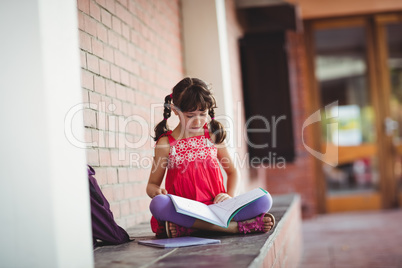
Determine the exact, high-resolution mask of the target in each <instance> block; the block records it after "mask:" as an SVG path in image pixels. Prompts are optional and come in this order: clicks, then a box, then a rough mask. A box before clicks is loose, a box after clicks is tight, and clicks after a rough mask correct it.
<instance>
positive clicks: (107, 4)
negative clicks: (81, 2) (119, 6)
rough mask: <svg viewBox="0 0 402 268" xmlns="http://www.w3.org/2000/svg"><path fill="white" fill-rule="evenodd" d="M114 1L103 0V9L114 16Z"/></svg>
mask: <svg viewBox="0 0 402 268" xmlns="http://www.w3.org/2000/svg"><path fill="white" fill-rule="evenodd" d="M115 6H116V4H115V1H111V0H105V5H104V7H105V9H106V10H108V11H109V12H110V13H112V14H114V13H115Z"/></svg>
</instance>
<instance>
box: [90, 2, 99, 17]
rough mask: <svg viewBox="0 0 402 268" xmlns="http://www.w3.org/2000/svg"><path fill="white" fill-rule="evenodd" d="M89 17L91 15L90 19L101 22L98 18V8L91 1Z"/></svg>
mask: <svg viewBox="0 0 402 268" xmlns="http://www.w3.org/2000/svg"><path fill="white" fill-rule="evenodd" d="M89 15H91V17H92V18H94V19H96V20H97V21H101V17H100V8H99V6H98V5H97V4H96V3H94V2H93V1H91V2H90V3H89Z"/></svg>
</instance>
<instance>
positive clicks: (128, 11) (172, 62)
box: [78, 0, 183, 227]
mask: <svg viewBox="0 0 402 268" xmlns="http://www.w3.org/2000/svg"><path fill="white" fill-rule="evenodd" d="M78 22H79V39H80V55H81V75H82V88H83V91H82V92H83V100H84V102H85V103H91V105H90V107H89V108H87V109H85V112H84V124H85V139H86V142H90V143H91V144H90V145H89V146H88V148H87V161H88V164H90V165H92V166H93V167H94V168H95V170H96V178H97V180H98V182H99V184H100V185H101V188H102V191H103V192H104V194H105V196H106V198H107V199H108V200H109V201H110V203H111V209H112V211H113V213H114V216H115V218H116V220H117V222H118V223H119V224H120V225H122V226H123V227H127V226H132V225H134V224H136V223H139V222H142V221H146V220H149V215H150V214H149V209H148V205H149V202H150V198H149V197H148V196H147V195H146V193H145V187H146V183H147V180H148V177H149V172H150V167H149V165H150V160H151V159H152V151H153V150H152V146H153V142H152V140H151V138H150V134H153V133H152V132H153V127H154V125H151V124H152V123H153V120H157V121H160V120H161V119H162V112H161V110H157V111H156V116H155V117H153V118H151V116H152V114H153V113H152V111H151V105H152V104H161V103H163V97H162V96H165V95H167V94H169V92H170V89H171V88H172V87H173V86H174V85H175V84H176V83H177V82H178V81H179V80H180V79H181V78H182V77H183V64H182V62H183V60H182V43H181V25H180V3H179V0H156V1H147V0H135V1H134V0H119V1H114V0H96V1H95V0H78ZM133 116H134V117H133ZM141 137H142V138H144V137H145V142H144V143H142V142H141V141H142V140H141ZM136 160H137V161H136Z"/></svg>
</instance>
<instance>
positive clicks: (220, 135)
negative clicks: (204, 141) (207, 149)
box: [208, 108, 226, 144]
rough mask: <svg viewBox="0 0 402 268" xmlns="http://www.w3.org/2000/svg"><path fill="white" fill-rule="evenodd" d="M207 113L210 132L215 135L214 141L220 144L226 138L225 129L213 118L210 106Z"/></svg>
mask: <svg viewBox="0 0 402 268" xmlns="http://www.w3.org/2000/svg"><path fill="white" fill-rule="evenodd" d="M208 114H209V116H210V117H211V122H210V123H209V125H210V130H211V132H212V134H213V135H215V143H216V144H220V143H222V142H223V141H224V140H225V139H226V130H225V128H224V126H223V125H222V124H221V123H220V122H219V121H217V120H215V111H214V108H210V109H209V112H208Z"/></svg>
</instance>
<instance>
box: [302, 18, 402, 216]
mask: <svg viewBox="0 0 402 268" xmlns="http://www.w3.org/2000/svg"><path fill="white" fill-rule="evenodd" d="M401 18H402V16H401V14H388V15H371V16H360V17H353V18H339V19H326V20H315V21H309V22H306V31H307V40H308V42H307V49H308V52H309V54H308V55H310V67H311V68H310V70H314V71H313V74H312V76H311V77H312V80H313V81H312V83H311V84H312V85H313V87H312V88H313V89H312V90H313V94H314V95H315V105H316V107H317V108H318V109H319V108H324V107H325V108H324V109H322V118H324V119H323V120H322V121H321V126H320V127H319V128H317V131H316V135H317V136H318V137H320V141H321V142H320V143H321V145H320V146H321V148H322V149H321V150H322V151H324V152H325V151H327V150H328V149H329V147H331V146H332V147H335V148H336V149H337V150H338V154H337V159H327V160H328V161H324V162H320V164H319V168H318V169H317V173H318V174H317V176H318V178H321V179H320V182H318V191H319V192H321V193H323V194H320V195H319V197H318V199H319V200H318V201H319V203H321V204H323V205H322V206H321V210H322V211H321V212H328V213H331V212H341V211H356V210H373V209H383V208H391V207H395V206H397V205H398V203H399V202H398V200H399V199H401V198H399V196H400V194H399V193H400V191H399V188H400V185H401V173H402V159H401V155H402V19H401ZM334 160H335V161H334Z"/></svg>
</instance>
